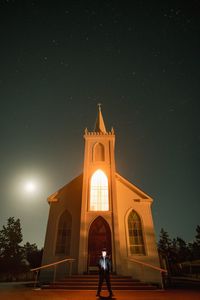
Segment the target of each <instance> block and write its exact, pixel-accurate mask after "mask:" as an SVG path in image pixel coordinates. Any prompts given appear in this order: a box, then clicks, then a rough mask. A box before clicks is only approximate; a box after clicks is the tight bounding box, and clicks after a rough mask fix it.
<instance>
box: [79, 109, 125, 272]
mask: <svg viewBox="0 0 200 300" xmlns="http://www.w3.org/2000/svg"><path fill="white" fill-rule="evenodd" d="M84 139H85V151H84V168H83V185H82V204H81V220H80V243H79V261H78V263H79V265H78V272H79V274H80V273H84V272H89V271H90V270H93V269H95V266H96V263H97V260H98V257H99V255H100V253H101V249H102V248H104V247H106V248H107V251H108V254H110V256H111V258H112V264H113V271H116V267H117V266H116V261H117V256H118V254H117V251H116V249H117V247H118V245H117V244H118V243H119V239H118V238H117V237H118V224H117V223H118V222H117V207H116V202H117V201H116V181H115V173H116V170H115V155H114V148H115V134H114V129H113V128H112V129H111V130H110V131H107V130H106V126H105V123H104V119H103V116H102V111H101V105H100V104H98V112H97V119H96V124H95V128H94V130H93V131H88V129H87V128H86V129H85V134H84ZM118 249H119V247H118Z"/></svg>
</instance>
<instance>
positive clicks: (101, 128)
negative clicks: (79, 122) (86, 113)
mask: <svg viewBox="0 0 200 300" xmlns="http://www.w3.org/2000/svg"><path fill="white" fill-rule="evenodd" d="M94 131H95V132H101V133H106V132H107V131H106V126H105V124H104V120H103V116H102V112H101V104H98V114H97V119H96V124H95V128H94Z"/></svg>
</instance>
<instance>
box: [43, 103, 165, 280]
mask: <svg viewBox="0 0 200 300" xmlns="http://www.w3.org/2000/svg"><path fill="white" fill-rule="evenodd" d="M97 114H98V115H97V120H96V126H95V129H94V130H93V131H88V130H87V129H85V133H84V140H85V150H84V167H83V172H82V174H80V175H79V176H77V177H76V178H74V179H73V180H72V181H71V182H69V183H67V184H66V185H65V186H63V187H62V188H60V189H59V190H58V191H56V192H55V193H54V194H53V195H51V196H49V197H48V202H49V217H48V223H47V230H46V238H45V244H44V253H43V261H42V265H45V264H49V263H53V262H56V261H59V260H62V259H65V258H68V257H69V258H74V259H75V261H74V263H73V269H72V272H73V274H88V273H91V272H94V271H95V270H96V269H97V262H98V258H99V255H100V254H101V249H102V248H105V247H106V249H107V252H108V254H109V256H110V258H111V260H112V271H113V273H115V274H119V275H129V276H132V277H133V278H134V279H139V280H141V281H145V282H152V283H157V284H161V274H160V272H159V271H158V270H156V269H154V268H151V267H148V266H149V265H151V266H154V267H160V263H159V257H158V252H157V246H156V239H155V232H154V224H153V219H152V211H151V205H152V203H153V199H152V198H151V197H150V196H149V195H147V194H146V193H145V192H144V191H142V190H141V189H139V188H138V187H136V186H135V185H134V184H133V183H131V182H129V181H128V180H127V179H125V178H124V177H123V176H122V175H120V174H119V173H117V171H116V165H115V133H114V130H113V129H112V130H111V131H107V129H106V126H105V123H104V120H103V116H102V112H101V107H100V106H99V108H98V113H97ZM124 159H125V158H124ZM42 272H43V275H44V273H45V272H47V271H45V270H44V271H42ZM63 272H64V268H63V267H62V266H60V267H59V268H58V270H57V273H60V276H62V273H63Z"/></svg>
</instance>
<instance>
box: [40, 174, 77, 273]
mask: <svg viewBox="0 0 200 300" xmlns="http://www.w3.org/2000/svg"><path fill="white" fill-rule="evenodd" d="M81 196H82V175H81V176H79V177H77V178H75V179H74V180H73V181H71V182H70V183H69V184H67V185H66V186H64V187H63V188H62V189H61V190H59V191H58V192H57V193H56V196H53V197H51V196H50V197H49V200H50V202H49V204H50V208H49V217H48V223H47V231H46V238H45V244H44V253H43V259H42V265H46V264H50V263H53V262H57V261H59V260H62V259H65V258H67V257H66V255H57V254H56V253H55V251H56V241H57V231H58V223H59V218H60V216H61V215H62V213H63V212H64V211H65V210H66V209H67V210H68V211H69V213H70V214H71V216H72V230H71V245H70V257H71V258H75V259H76V261H75V263H73V273H77V265H78V248H79V232H80V213H81ZM68 269H69V266H68V265H67V264H66V265H65V266H64V264H63V265H59V266H58V270H57V274H58V276H59V273H60V274H62V273H63V272H64V273H66V272H67V271H69V270H68ZM41 273H42V274H41V278H42V277H52V270H51V269H46V270H44V271H42V272H41Z"/></svg>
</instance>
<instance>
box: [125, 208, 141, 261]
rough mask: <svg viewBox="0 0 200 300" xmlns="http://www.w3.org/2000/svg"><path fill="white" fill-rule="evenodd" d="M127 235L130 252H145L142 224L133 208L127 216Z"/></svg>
mask: <svg viewBox="0 0 200 300" xmlns="http://www.w3.org/2000/svg"><path fill="white" fill-rule="evenodd" d="M128 235H129V249H130V254H133V255H134V254H145V249H144V240H143V233H142V224H141V220H140V217H139V216H138V214H137V213H136V212H135V211H134V210H132V211H131V212H130V214H129V216H128Z"/></svg>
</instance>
